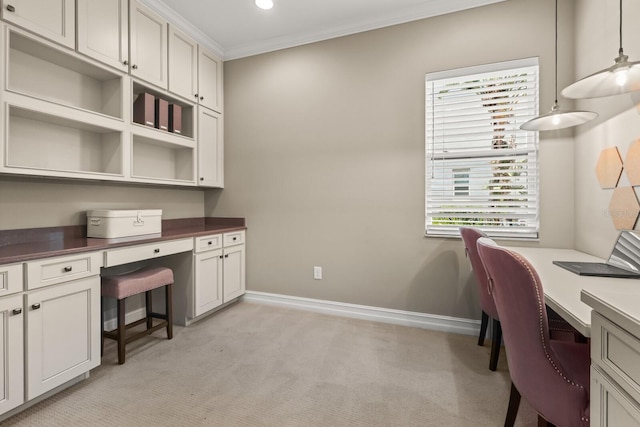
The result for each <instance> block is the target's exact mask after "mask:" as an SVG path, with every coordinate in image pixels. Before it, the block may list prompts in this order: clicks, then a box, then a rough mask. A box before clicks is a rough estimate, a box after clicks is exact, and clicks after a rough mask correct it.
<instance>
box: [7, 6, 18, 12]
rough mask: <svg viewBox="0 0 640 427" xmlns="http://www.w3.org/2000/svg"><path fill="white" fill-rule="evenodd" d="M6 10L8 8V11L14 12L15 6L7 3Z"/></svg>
mask: <svg viewBox="0 0 640 427" xmlns="http://www.w3.org/2000/svg"><path fill="white" fill-rule="evenodd" d="M7 10H8V11H9V12H15V11H16V8H15V7H13V6H12V5H10V4H8V5H7Z"/></svg>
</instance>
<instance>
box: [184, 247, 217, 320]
mask: <svg viewBox="0 0 640 427" xmlns="http://www.w3.org/2000/svg"><path fill="white" fill-rule="evenodd" d="M222 260H223V258H222V250H220V249H218V250H213V251H208V252H203V253H199V254H196V255H195V257H194V262H195V265H194V268H195V275H194V277H195V284H194V304H193V310H192V313H191V317H192V318H193V317H196V316H200V315H201V314H204V313H206V312H207V311H209V310H211V309H214V308H216V307H218V306H219V305H220V304H222Z"/></svg>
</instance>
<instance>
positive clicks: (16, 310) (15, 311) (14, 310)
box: [12, 308, 22, 315]
mask: <svg viewBox="0 0 640 427" xmlns="http://www.w3.org/2000/svg"><path fill="white" fill-rule="evenodd" d="M12 313H13V314H15V315H18V314H21V313H22V309H21V308H14V309H13V311H12Z"/></svg>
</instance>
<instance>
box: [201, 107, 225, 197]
mask: <svg viewBox="0 0 640 427" xmlns="http://www.w3.org/2000/svg"><path fill="white" fill-rule="evenodd" d="M198 185H201V186H205V187H223V186H224V145H223V127H222V116H221V115H220V114H219V113H216V112H215V111H212V110H209V109H207V108H202V107H198Z"/></svg>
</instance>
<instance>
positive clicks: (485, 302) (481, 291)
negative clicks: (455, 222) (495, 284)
mask: <svg viewBox="0 0 640 427" xmlns="http://www.w3.org/2000/svg"><path fill="white" fill-rule="evenodd" d="M460 236H461V237H462V241H463V242H464V249H465V252H466V253H467V257H469V261H470V262H471V269H472V270H473V275H474V277H475V279H476V285H477V287H478V296H479V297H480V308H482V311H484V312H485V313H487V314H488V315H489V316H490V317H492V318H493V319H496V320H500V317H499V316H498V311H497V310H496V305H495V303H494V302H493V297H492V296H491V295H490V294H489V289H488V288H487V284H488V280H487V272H486V270H485V268H484V265H483V264H482V260H481V259H480V255H479V254H478V246H477V245H476V242H477V241H478V239H479V238H481V237H487V235H486V234H485V233H484V232H483V231H481V230H480V229H478V228H474V227H460Z"/></svg>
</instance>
